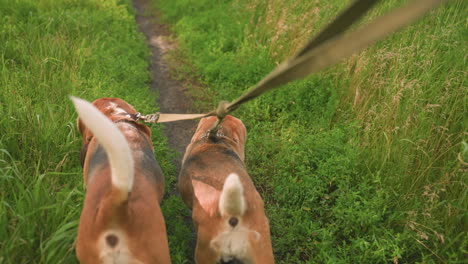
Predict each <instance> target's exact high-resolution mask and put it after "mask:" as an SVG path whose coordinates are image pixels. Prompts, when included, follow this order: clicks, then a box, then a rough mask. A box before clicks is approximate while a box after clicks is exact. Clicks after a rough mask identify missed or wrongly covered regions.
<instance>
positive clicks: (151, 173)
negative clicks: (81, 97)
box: [76, 98, 170, 263]
mask: <svg viewBox="0 0 468 264" xmlns="http://www.w3.org/2000/svg"><path fill="white" fill-rule="evenodd" d="M111 103H113V104H116V105H117V106H118V107H119V108H120V109H122V110H124V111H125V112H127V113H129V114H134V113H136V111H135V109H134V108H133V107H132V106H131V105H129V104H128V103H126V102H125V101H123V100H121V99H118V98H100V99H98V100H96V101H94V102H93V105H94V106H96V107H97V108H98V109H99V110H100V111H101V112H102V113H104V114H105V115H106V116H107V117H108V118H109V119H111V120H112V121H113V122H116V125H117V126H118V128H119V129H120V131H121V132H122V133H123V134H124V136H125V138H126V140H127V142H128V144H129V146H130V149H131V151H132V153H133V154H132V156H133V159H134V162H135V176H134V183H133V188H132V190H131V193H130V194H129V196H128V199H127V200H125V201H124V202H119V198H118V195H119V193H118V190H116V189H115V188H113V186H112V182H111V169H110V166H109V162H108V160H107V158H106V157H105V156H104V155H103V154H102V152H103V150H102V146H99V144H98V143H97V140H96V139H95V138H94V137H93V134H92V133H91V131H89V129H88V128H86V126H84V124H83V123H82V122H81V121H80V120H78V128H79V130H80V133H81V135H82V137H83V145H84V146H87V149H85V150H84V152H85V153H84V155H85V158H84V167H83V171H84V173H83V175H84V181H85V184H86V197H85V202H84V207H83V211H82V214H81V217H80V224H79V228H78V237H77V244H76V253H77V256H78V259H79V260H80V262H81V263H101V262H100V260H99V254H100V253H101V249H102V244H101V243H102V242H100V241H105V240H102V236H103V235H104V233H105V232H107V231H109V230H117V233H118V234H120V235H121V236H117V237H118V239H117V241H116V240H115V238H114V237H111V238H110V239H108V241H111V242H112V243H109V242H107V243H108V244H107V245H105V246H111V245H114V244H115V243H116V244H117V246H118V245H119V244H121V243H124V244H125V245H126V246H127V248H128V250H129V252H130V253H131V255H132V256H133V257H134V259H132V260H129V263H170V257H169V247H168V242H167V236H166V227H165V223H164V218H163V215H162V213H161V209H160V203H161V200H162V197H163V195H164V178H163V175H162V172H161V169H160V168H159V165H158V164H157V162H156V160H155V159H154V156H153V147H152V143H151V140H150V138H151V131H150V129H149V128H148V127H147V126H145V125H142V124H139V123H136V122H134V121H133V120H132V119H131V118H129V117H127V116H125V115H121V114H119V113H116V112H114V111H113V110H112V109H111V108H108V106H109V105H110V104H111ZM111 232H112V231H111Z"/></svg>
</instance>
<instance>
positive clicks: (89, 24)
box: [0, 0, 191, 263]
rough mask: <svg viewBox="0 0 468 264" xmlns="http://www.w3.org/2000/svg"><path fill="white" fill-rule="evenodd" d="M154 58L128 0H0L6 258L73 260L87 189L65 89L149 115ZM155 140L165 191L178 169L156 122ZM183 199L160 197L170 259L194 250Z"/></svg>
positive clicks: (1, 226)
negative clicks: (150, 63)
mask: <svg viewBox="0 0 468 264" xmlns="http://www.w3.org/2000/svg"><path fill="white" fill-rule="evenodd" d="M148 56H149V51H148V50H147V47H146V45H145V42H144V37H143V36H142V35H141V34H140V33H139V32H138V31H137V27H136V25H135V20H134V15H133V10H132V9H131V7H130V3H129V2H128V1H100V0H82V1H78V0H76V1H68V0H44V1H34V0H21V1H20V0H0V116H1V118H0V131H1V132H0V263H76V262H77V261H76V257H75V253H74V240H75V237H76V232H77V226H78V219H79V215H80V213H81V208H82V203H83V198H84V191H85V190H84V186H83V181H82V175H81V167H80V162H79V153H80V149H81V138H80V135H79V134H78V131H77V128H76V125H75V120H76V114H75V111H74V109H73V106H72V104H71V101H70V100H69V99H68V95H75V96H78V97H81V98H85V99H87V100H91V101H92V100H94V99H96V98H99V97H104V96H110V97H120V98H122V99H124V100H126V101H128V102H129V103H131V104H132V105H133V106H135V108H136V109H138V110H139V111H141V112H144V113H149V112H153V111H155V106H154V102H155V97H156V94H153V93H152V92H150V90H149V82H150V78H149V73H148V71H147V67H148ZM153 142H154V147H155V152H156V158H157V160H158V161H159V163H160V164H161V167H162V168H163V170H164V173H165V175H166V178H167V181H166V182H167V190H168V191H169V189H170V185H171V183H172V182H174V179H175V177H174V176H175V175H174V174H175V167H174V165H173V164H171V152H170V151H169V150H168V148H167V144H166V139H165V138H164V137H163V135H162V133H161V131H160V127H159V126H155V127H154V129H153ZM166 201H167V203H166ZM181 205H182V202H181V201H180V199H179V198H177V197H176V196H172V197H170V198H168V199H166V200H165V202H164V203H163V210H164V214H165V215H169V216H171V219H167V226H168V230H170V231H171V235H170V238H169V240H170V244H171V248H174V249H176V250H175V251H174V253H173V258H174V259H183V258H184V257H183V254H184V253H183V252H187V250H188V247H187V246H185V244H184V243H188V242H184V241H189V239H188V240H187V238H185V237H183V238H182V235H181V232H182V231H183V230H184V229H183V228H184V227H181V225H182V224H183V222H184V221H185V220H184V219H180V218H181V217H182V216H184V215H186V214H187V212H186V211H185V212H184V211H182V209H181ZM185 222H186V221H185ZM186 228H189V227H186ZM174 230H175V231H174ZM176 231H178V232H179V233H177V232H176ZM184 239H185V240H184ZM179 240H180V241H179ZM179 247H183V249H181V250H180V251H178V250H177V249H178V248H179ZM183 250H185V251H183ZM179 252H182V253H179ZM186 254H191V253H190V251H188V253H186ZM174 263H184V262H183V261H180V262H176V261H174Z"/></svg>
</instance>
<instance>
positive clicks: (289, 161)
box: [0, 0, 468, 264]
mask: <svg viewBox="0 0 468 264" xmlns="http://www.w3.org/2000/svg"><path fill="white" fill-rule="evenodd" d="M400 2H401V1H394V0H392V1H385V4H384V6H380V7H379V8H378V10H377V11H376V12H374V13H373V14H371V16H375V15H376V14H378V13H382V12H384V11H385V10H388V9H389V8H392V7H394V6H396V5H398V3H400ZM155 3H156V4H155V6H156V7H157V8H158V9H160V10H161V12H162V13H163V14H164V17H165V19H166V21H168V22H169V23H171V25H172V29H173V32H174V33H175V34H176V35H177V41H178V43H179V51H178V52H177V53H173V54H171V59H172V60H173V61H174V65H177V66H178V67H177V68H175V72H174V74H175V76H176V77H179V78H185V76H187V75H188V76H190V77H191V78H196V79H197V80H198V81H199V83H200V84H202V86H203V89H204V91H205V92H204V93H203V94H202V93H200V88H197V87H195V88H194V89H192V93H193V94H194V96H195V97H197V98H198V100H197V102H196V103H197V105H198V106H199V108H200V110H211V108H212V107H214V105H215V104H216V103H217V102H218V101H219V100H220V99H225V100H231V99H234V98H235V97H237V96H238V95H240V94H241V93H242V92H243V91H245V90H246V88H247V87H249V86H250V85H253V84H254V83H256V82H257V81H258V80H260V79H261V78H262V77H263V76H264V75H265V74H266V73H268V72H269V71H270V70H271V69H273V68H274V67H275V65H276V63H278V62H280V61H282V60H283V59H284V58H287V57H288V56H290V55H291V54H293V53H294V52H295V51H296V50H297V49H298V48H299V47H300V46H301V45H302V44H303V43H304V42H305V41H306V40H307V38H308V36H310V35H311V34H313V33H314V32H316V31H317V30H318V29H319V28H320V27H321V26H323V25H324V24H325V23H326V22H327V21H329V19H330V18H332V17H333V16H334V15H335V14H336V12H337V11H338V10H339V9H340V8H342V7H344V6H345V5H346V3H347V1H343V0H341V1H338V0H335V1H299V0H289V1H279V0H272V1H268V3H267V2H266V1H259V0H233V1H208V0H200V1H188V0H178V1H155ZM467 7H468V4H467V2H466V1H462V0H460V1H452V2H451V3H450V4H449V5H447V6H446V7H444V8H441V9H439V10H437V11H434V12H432V13H431V14H430V15H429V16H427V17H426V18H425V19H424V20H422V21H420V22H419V23H417V24H414V25H413V26H411V27H409V28H407V29H406V30H405V31H402V32H400V33H398V34H396V35H393V36H391V37H390V38H388V39H387V40H385V41H383V42H381V43H379V44H377V45H375V46H373V47H372V48H370V49H368V50H366V51H364V52H362V53H359V54H357V55H355V56H353V57H352V58H350V59H348V60H346V61H344V62H343V63H341V64H339V65H337V66H335V67H332V68H330V69H328V70H326V71H324V72H322V73H321V74H318V75H315V76H312V77H310V78H308V79H307V80H304V81H300V82H296V83H293V84H290V85H288V86H287V87H284V88H282V89H279V90H277V91H274V92H271V93H269V94H267V95H265V96H263V97H261V98H259V99H258V100H255V101H252V102H250V103H248V104H247V105H244V106H242V108H241V109H239V110H238V111H237V112H235V115H236V116H238V117H240V118H241V119H242V120H243V121H244V122H245V124H246V126H247V129H248V132H249V139H248V145H247V157H246V158H247V166H248V168H249V171H250V173H251V175H252V177H253V178H254V181H255V184H256V186H257V188H258V189H259V191H260V193H261V194H262V196H263V198H264V200H265V202H266V207H267V213H268V217H269V218H270V224H271V230H272V240H273V246H274V253H275V257H276V260H277V263H463V262H464V261H465V258H464V257H465V256H466V255H467V253H468V252H467V250H466V248H467V244H468V241H467V226H466V223H467V222H468V221H467V220H468V219H467V213H466V208H467V190H468V189H467V186H466V185H467V178H466V176H465V174H466V170H467V165H466V162H467V161H468V145H467V143H466V123H467V120H466V113H467V105H466V102H467V98H466V94H468V93H467V89H466V69H467V65H466V54H468V52H467V51H468V50H467V49H468V48H467V46H466V43H467V36H468V30H467V28H468V26H467V20H466V14H467V13H468V12H467V11H468V8H467ZM227 10H228V11H229V12H227ZM0 21H1V23H0V116H1V117H0V263H2V264H3V263H15V264H16V263H76V258H75V254H74V240H75V236H76V230H77V225H78V218H79V214H80V211H81V207H82V202H83V197H84V186H83V184H82V176H81V168H80V165H79V151H80V147H81V146H80V143H81V139H80V137H79V135H78V133H77V129H76V126H75V118H76V114H75V112H74V110H73V108H72V104H71V102H70V101H69V100H68V98H67V96H68V95H70V94H73V95H75V96H79V97H82V98H85V99H88V100H93V99H95V98H98V97H102V96H115V97H121V98H123V99H124V100H127V101H128V102H130V103H131V104H133V105H134V106H135V107H136V108H137V109H138V110H139V111H141V112H145V113H146V112H153V111H155V110H156V109H154V108H155V106H154V99H155V97H157V95H156V94H153V93H152V92H151V91H150V90H149V85H148V83H149V81H150V79H149V74H148V72H147V67H148V50H147V48H146V46H145V43H144V39H143V36H142V35H141V34H140V33H138V32H137V29H136V25H135V21H134V16H133V10H132V9H131V7H130V4H129V2H128V1H126V0H120V1H119V0H106V1H103V0H41V1H34V0H0ZM208 93H209V94H212V95H213V96H206V94H208ZM152 131H153V142H154V146H155V150H156V158H157V160H158V161H159V163H160V164H161V167H162V169H163V171H164V173H165V175H166V179H167V181H166V183H168V184H167V188H168V191H169V189H170V186H171V184H173V182H174V179H175V177H174V174H175V167H174V165H173V164H171V163H170V160H171V156H172V154H171V152H170V151H169V150H168V149H167V144H166V139H165V138H164V137H163V136H162V133H161V131H160V127H159V126H154V127H153V129H152ZM163 213H164V215H165V218H166V224H167V229H168V235H169V243H170V248H171V256H172V260H173V263H191V262H190V260H189V259H190V258H191V256H192V249H191V239H192V237H191V236H192V231H191V226H190V224H187V221H186V219H187V218H188V216H189V212H188V211H187V209H186V208H185V206H184V205H183V204H182V203H181V201H180V199H179V198H178V197H177V196H176V195H168V196H167V197H166V198H165V200H164V201H163ZM187 234H189V235H187Z"/></svg>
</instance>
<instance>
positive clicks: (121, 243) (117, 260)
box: [98, 230, 142, 264]
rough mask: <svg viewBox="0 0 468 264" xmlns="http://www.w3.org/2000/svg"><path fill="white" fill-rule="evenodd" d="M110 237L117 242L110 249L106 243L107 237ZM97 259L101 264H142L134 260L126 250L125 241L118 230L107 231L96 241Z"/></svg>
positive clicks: (127, 249) (122, 234)
mask: <svg viewBox="0 0 468 264" xmlns="http://www.w3.org/2000/svg"><path fill="white" fill-rule="evenodd" d="M109 235H112V236H115V237H117V239H118V242H117V244H116V245H115V246H113V247H111V246H110V245H109V244H108V243H107V241H106V238H107V236H109ZM98 241H99V242H98V248H99V252H100V253H99V259H100V260H101V262H100V263H103V264H126V263H134V264H137V263H142V262H140V261H138V260H136V259H135V258H134V257H133V255H132V253H131V252H130V250H129V248H128V243H127V239H126V237H125V235H124V233H122V232H121V231H119V230H108V231H106V232H104V233H103V234H102V235H101V237H100V238H99V240H98Z"/></svg>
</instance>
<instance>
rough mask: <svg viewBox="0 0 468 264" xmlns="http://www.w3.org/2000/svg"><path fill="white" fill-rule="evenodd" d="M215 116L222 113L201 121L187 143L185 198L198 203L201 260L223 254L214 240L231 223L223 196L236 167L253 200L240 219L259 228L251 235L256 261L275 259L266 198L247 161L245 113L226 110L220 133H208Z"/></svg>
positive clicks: (181, 180)
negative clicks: (221, 209)
mask: <svg viewBox="0 0 468 264" xmlns="http://www.w3.org/2000/svg"><path fill="white" fill-rule="evenodd" d="M215 121H216V117H208V118H204V119H202V120H201V121H200V123H199V125H198V128H197V130H196V132H195V134H194V136H193V137H192V140H191V143H190V144H189V145H188V146H187V149H186V152H185V156H184V158H183V161H182V170H181V173H180V175H179V189H180V192H181V194H182V198H183V200H184V202H185V203H186V204H187V206H189V207H190V208H191V209H192V218H193V221H194V225H195V228H196V230H197V245H196V249H195V260H196V262H197V263H199V264H211V263H213V264H214V263H217V261H219V260H220V255H219V252H217V251H216V250H215V249H214V248H213V243H212V242H213V240H214V239H215V238H216V237H218V235H219V234H220V233H221V232H222V231H223V228H225V227H226V225H227V223H228V221H229V219H225V218H223V217H222V216H221V214H220V212H219V209H218V204H219V197H220V194H221V191H222V189H223V185H224V182H225V180H226V177H227V176H228V175H229V174H230V173H236V174H238V175H239V179H240V181H241V183H242V185H243V188H244V199H245V201H246V205H247V210H246V212H245V214H244V215H243V216H242V217H240V222H239V224H240V225H242V226H243V227H245V228H247V229H248V230H250V231H254V232H251V233H249V234H250V235H249V236H248V237H249V242H250V245H251V247H250V250H249V254H250V257H251V261H252V263H259V264H269V263H274V259H273V253H272V247H271V241H270V230H269V225H268V219H267V218H266V216H265V212H264V205H263V201H262V199H261V197H260V195H259V193H258V192H257V190H256V189H255V186H254V184H253V182H252V180H251V179H250V177H249V175H248V174H247V171H246V169H245V166H244V145H245V140H246V136H247V135H246V129H245V126H244V125H243V123H242V122H241V121H240V120H239V119H237V118H235V117H232V116H226V117H225V118H224V120H223V122H222V123H221V126H222V128H221V130H220V132H219V133H218V136H217V137H216V138H215V139H210V138H208V137H206V136H204V135H205V134H206V133H207V131H208V130H209V129H210V128H211V126H212V125H213V123H214V122H215ZM255 234H257V235H255ZM258 234H259V235H260V236H258Z"/></svg>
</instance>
